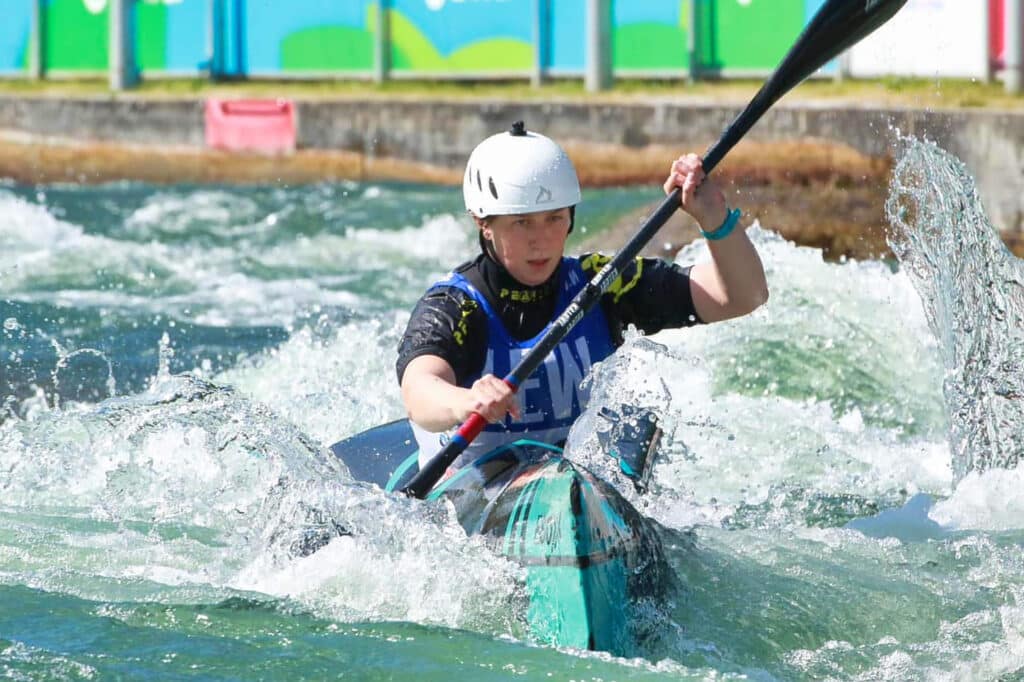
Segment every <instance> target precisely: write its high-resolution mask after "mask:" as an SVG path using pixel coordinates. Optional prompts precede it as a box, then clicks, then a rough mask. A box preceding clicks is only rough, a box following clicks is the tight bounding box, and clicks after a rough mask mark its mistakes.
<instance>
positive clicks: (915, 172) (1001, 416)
mask: <svg viewBox="0 0 1024 682" xmlns="http://www.w3.org/2000/svg"><path fill="white" fill-rule="evenodd" d="M901 144H902V149H901V151H900V154H899V163H898V164H897V165H896V168H895V170H894V172H893V178H892V186H891V190H890V195H889V200H888V202H887V204H886V212H887V214H888V216H889V220H890V222H891V225H892V226H891V230H890V235H889V243H890V245H891V246H892V249H893V252H894V253H895V254H896V255H897V257H898V258H899V259H900V262H901V264H902V265H903V267H904V268H905V270H906V272H907V274H908V275H909V277H910V279H911V281H912V282H913V284H914V287H915V288H916V289H917V291H918V293H919V294H920V296H921V300H922V302H923V303H924V308H925V312H926V314H927V317H928V324H929V326H930V328H931V330H932V333H934V334H935V337H936V338H937V339H938V341H939V348H940V351H941V356H942V360H943V363H944V365H945V370H946V373H945V377H944V380H943V393H944V395H945V400H946V405H947V408H948V413H949V416H950V444H951V447H952V450H953V466H954V471H955V473H956V475H957V477H958V478H963V477H964V476H966V475H967V474H968V473H969V472H982V471H985V470H987V469H992V468H1006V469H1011V468H1014V467H1016V466H1017V465H1018V464H1019V463H1020V461H1021V459H1022V457H1024V262H1022V261H1021V260H1020V259H1018V258H1016V257H1015V256H1014V255H1013V254H1012V253H1010V252H1009V250H1007V248H1006V246H1005V245H1004V244H1003V242H1002V240H1001V239H1000V238H999V234H998V232H997V231H996V230H995V229H994V228H993V227H992V224H991V223H990V222H989V220H988V217H987V216H986V214H985V210H984V208H983V207H982V204H981V200H980V198H979V196H978V191H977V188H976V186H975V183H974V179H973V178H972V177H971V175H970V173H969V172H968V171H967V168H966V167H965V166H964V164H963V163H962V162H961V161H960V160H959V159H957V158H956V157H954V156H952V155H951V154H949V153H948V152H945V151H943V150H942V149H940V148H938V147H937V146H935V145H934V144H930V143H928V142H922V141H919V140H916V139H910V138H908V139H904V140H902V142H901Z"/></svg>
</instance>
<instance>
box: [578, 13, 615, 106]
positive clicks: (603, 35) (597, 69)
mask: <svg viewBox="0 0 1024 682" xmlns="http://www.w3.org/2000/svg"><path fill="white" fill-rule="evenodd" d="M609 3H610V0H587V71H586V76H585V78H584V83H585V85H586V88H587V91H588V92H598V91H600V90H607V89H608V88H609V87H610V86H611V84H612V69H611V66H612V59H611V39H610V36H611V16H610V15H611V11H610V10H611V6H610V4H609Z"/></svg>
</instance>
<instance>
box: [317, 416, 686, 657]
mask: <svg viewBox="0 0 1024 682" xmlns="http://www.w3.org/2000/svg"><path fill="white" fill-rule="evenodd" d="M331 450H332V452H333V453H334V454H335V455H336V456H338V457H339V458H340V459H341V460H342V461H343V462H344V463H345V464H346V466H348V468H349V471H350V472H351V473H352V475H353V476H354V477H355V478H357V479H359V480H363V481H369V482H373V483H377V484H378V485H380V486H381V487H383V488H384V489H385V490H388V491H391V492H397V491H398V490H399V489H401V487H402V486H403V485H404V484H405V483H406V482H407V481H409V480H410V479H411V478H412V476H413V475H415V473H416V472H417V471H418V470H419V467H418V463H417V457H418V451H417V447H416V441H415V439H414V437H413V434H412V430H411V428H410V426H409V423H408V421H406V420H400V421H396V422H392V423H390V424H385V425H383V426H378V427H376V428H374V429H370V430H369V431H365V432H363V433H360V434H357V435H355V436H353V437H351V438H348V439H346V440H343V441H341V442H339V443H336V444H335V445H333V446H332V447H331ZM440 497H445V498H447V499H448V500H450V501H451V502H452V504H453V506H454V507H455V510H456V512H457V515H458V518H459V522H460V523H461V524H462V526H463V528H465V530H466V532H467V533H470V534H479V535H482V536H484V537H485V538H487V540H488V541H489V542H490V544H491V545H492V546H493V548H494V550H495V551H496V552H498V553H500V554H502V555H504V556H506V557H508V558H509V559H511V560H512V561H515V562H517V563H519V564H520V565H522V566H523V568H524V569H525V576H526V577H525V580H526V585H525V587H526V593H527V595H528V597H529V606H528V608H527V613H526V620H527V624H528V627H529V630H530V633H531V635H532V637H534V638H535V639H536V640H537V641H538V642H541V643H545V644H550V645H554V646H561V647H574V648H579V649H596V650H601V651H609V652H612V653H615V654H619V655H631V654H634V653H635V652H636V651H637V649H638V639H639V638H640V637H641V635H640V629H638V627H637V623H635V622H634V619H633V618H631V617H630V613H631V612H632V611H633V608H632V606H634V605H636V604H637V603H638V602H640V601H643V600H649V599H660V598H662V597H663V596H664V594H665V592H666V590H667V589H668V586H669V585H670V584H671V571H670V570H669V569H668V564H667V562H666V560H665V557H664V552H663V550H662V545H661V541H660V537H659V534H658V532H657V531H656V529H655V527H654V524H653V522H651V521H649V520H648V519H646V518H645V517H644V516H642V515H641V514H640V513H639V512H638V511H637V510H636V509H635V508H634V507H633V506H632V505H631V504H630V503H629V502H628V501H627V500H626V499H625V498H624V497H623V496H622V495H621V494H619V492H618V491H617V490H616V489H615V488H614V487H613V486H611V485H610V484H608V483H607V482H605V481H603V480H601V479H600V478H598V477H596V476H595V475H593V474H592V473H590V472H589V471H587V470H586V469H585V468H583V467H581V466H578V465H576V464H574V463H572V462H570V461H569V460H568V459H567V458H565V457H564V456H563V452H562V450H561V449H560V448H558V447H555V446H553V445H548V444H545V443H539V442H535V441H529V440H520V441H517V442H515V443H512V444H510V445H506V446H502V447H500V448H498V449H496V450H493V451H491V452H489V453H487V454H485V455H483V456H481V457H480V458H479V459H477V460H476V461H475V462H473V463H472V464H471V465H469V466H466V467H463V468H462V469H459V470H458V471H457V472H456V473H455V474H454V475H452V476H450V477H449V478H447V479H445V480H443V481H442V482H441V483H440V484H438V485H437V486H436V487H435V488H434V489H433V490H432V491H431V492H430V494H429V495H428V498H427V499H438V498H440Z"/></svg>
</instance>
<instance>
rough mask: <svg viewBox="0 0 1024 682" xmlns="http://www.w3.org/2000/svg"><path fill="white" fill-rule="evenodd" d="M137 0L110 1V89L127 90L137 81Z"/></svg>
mask: <svg viewBox="0 0 1024 682" xmlns="http://www.w3.org/2000/svg"><path fill="white" fill-rule="evenodd" d="M134 6H135V0H111V1H110V63H109V65H108V68H109V71H110V89H111V90H113V91H115V92H117V91H120V90H126V89H128V88H130V87H132V86H133V85H135V83H136V81H137V75H138V74H137V72H136V68H135V20H134V19H135V11H134V10H135V7H134Z"/></svg>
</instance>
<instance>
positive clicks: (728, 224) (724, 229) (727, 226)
mask: <svg viewBox="0 0 1024 682" xmlns="http://www.w3.org/2000/svg"><path fill="white" fill-rule="evenodd" d="M741 215H743V212H742V211H741V210H740V209H738V208H734V209H732V210H731V211H729V212H728V213H726V215H725V220H724V221H723V222H722V224H721V225H720V226H719V227H718V229H717V230H712V231H711V232H705V231H704V230H703V229H701V231H700V234H701V236H703V237H704V239H707V240H708V241H709V242H717V241H718V240H719V239H725V238H726V237H728V236H729V235H730V234H732V231H733V229H735V227H736V225H737V224H738V223H739V222H740V216H741Z"/></svg>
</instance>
